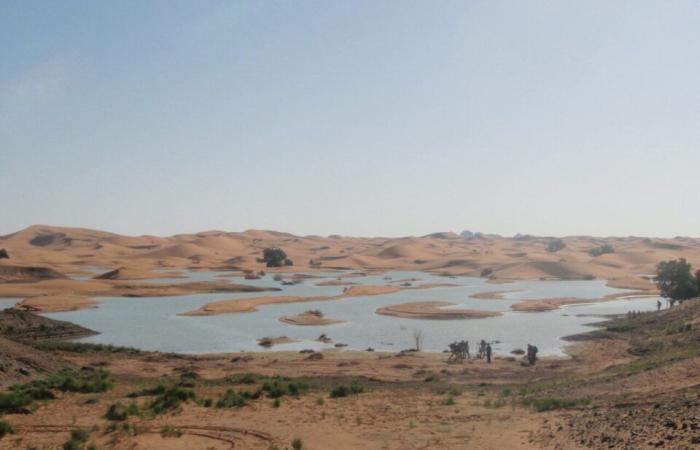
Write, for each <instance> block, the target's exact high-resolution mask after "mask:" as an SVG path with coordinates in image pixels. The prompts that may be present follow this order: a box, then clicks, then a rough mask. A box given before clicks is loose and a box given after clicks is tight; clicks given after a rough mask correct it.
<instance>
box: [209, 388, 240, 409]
mask: <svg viewBox="0 0 700 450" xmlns="http://www.w3.org/2000/svg"><path fill="white" fill-rule="evenodd" d="M246 403H247V399H246V397H245V396H243V395H241V394H239V393H238V392H236V391H234V390H233V389H228V390H227V391H226V393H225V394H224V395H223V396H222V397H221V398H220V399H219V400H218V401H217V402H216V407H217V408H240V407H242V406H245V405H246Z"/></svg>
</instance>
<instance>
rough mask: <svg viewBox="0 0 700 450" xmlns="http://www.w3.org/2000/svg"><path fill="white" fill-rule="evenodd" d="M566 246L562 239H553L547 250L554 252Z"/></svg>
mask: <svg viewBox="0 0 700 450" xmlns="http://www.w3.org/2000/svg"><path fill="white" fill-rule="evenodd" d="M564 247H566V244H565V243H564V241H562V240H561V239H552V240H551V241H549V243H548V244H547V251H548V252H551V253H554V252H558V251H559V250H561V249H563V248H564Z"/></svg>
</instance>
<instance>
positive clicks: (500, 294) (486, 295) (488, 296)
mask: <svg viewBox="0 0 700 450" xmlns="http://www.w3.org/2000/svg"><path fill="white" fill-rule="evenodd" d="M511 292H520V290H518V289H513V290H510V291H491V292H477V293H476V294H472V295H471V296H470V297H471V298H478V299H482V300H504V299H505V294H509V293H511Z"/></svg>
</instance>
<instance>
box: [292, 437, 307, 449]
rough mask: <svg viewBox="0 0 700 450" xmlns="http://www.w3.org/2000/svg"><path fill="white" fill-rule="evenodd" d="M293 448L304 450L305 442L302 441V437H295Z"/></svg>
mask: <svg viewBox="0 0 700 450" xmlns="http://www.w3.org/2000/svg"><path fill="white" fill-rule="evenodd" d="M292 448H293V449H294V450H302V449H303V448H304V443H303V442H302V441H301V439H300V438H295V439H294V440H293V441H292Z"/></svg>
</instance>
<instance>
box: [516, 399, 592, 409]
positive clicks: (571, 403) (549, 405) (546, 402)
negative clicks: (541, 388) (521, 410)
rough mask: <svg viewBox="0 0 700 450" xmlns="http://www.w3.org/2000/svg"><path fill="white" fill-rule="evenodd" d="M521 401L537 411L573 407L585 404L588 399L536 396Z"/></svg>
mask: <svg viewBox="0 0 700 450" xmlns="http://www.w3.org/2000/svg"><path fill="white" fill-rule="evenodd" d="M523 403H524V404H525V405H527V406H532V407H533V408H534V409H535V411H537V412H544V411H552V410H555V409H567V408H574V407H576V406H579V405H587V404H589V403H590V400H587V399H586V400H579V399H562V398H538V399H526V400H523Z"/></svg>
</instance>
